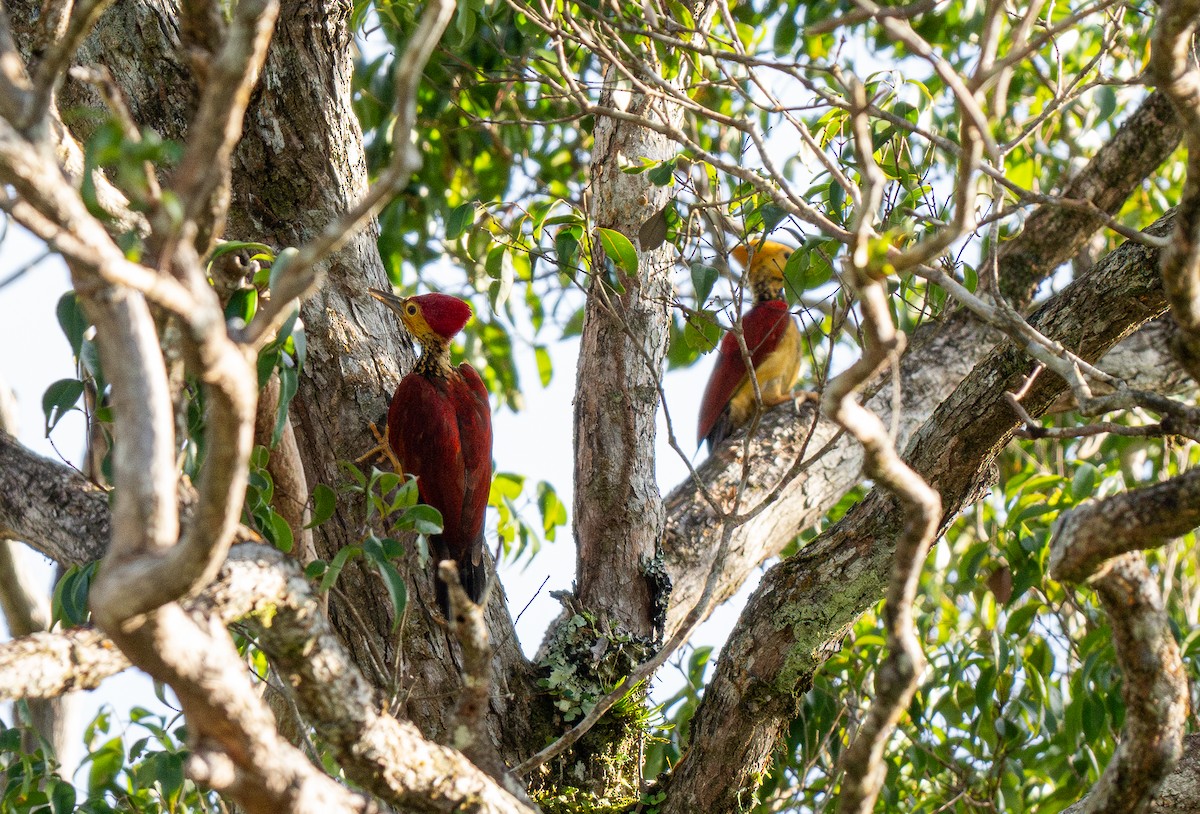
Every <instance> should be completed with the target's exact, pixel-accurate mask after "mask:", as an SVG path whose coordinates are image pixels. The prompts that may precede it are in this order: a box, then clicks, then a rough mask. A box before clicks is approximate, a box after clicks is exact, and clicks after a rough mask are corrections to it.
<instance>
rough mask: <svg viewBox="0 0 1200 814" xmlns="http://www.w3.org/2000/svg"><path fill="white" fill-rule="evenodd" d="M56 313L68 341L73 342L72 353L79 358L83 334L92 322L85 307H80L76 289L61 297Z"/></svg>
mask: <svg viewBox="0 0 1200 814" xmlns="http://www.w3.org/2000/svg"><path fill="white" fill-rule="evenodd" d="M54 313H55V315H56V316H57V317H58V324H59V327H61V328H62V331H63V333H64V334H66V337H67V342H69V343H70V344H71V355H72V356H74V357H75V358H77V359H78V358H79V349H80V347H81V346H82V345H83V335H84V334H85V333H86V332H87V329H88V327H89V325H90V324H91V323H89V322H88V320H87V317H85V316H84V315H83V309H82V308H80V307H79V298H78V297H76V296H75V292H74V291H68V292H67V293H66V294H63V295H62V297H60V298H59V300H58V305H57V306H56V307H55V309H54Z"/></svg>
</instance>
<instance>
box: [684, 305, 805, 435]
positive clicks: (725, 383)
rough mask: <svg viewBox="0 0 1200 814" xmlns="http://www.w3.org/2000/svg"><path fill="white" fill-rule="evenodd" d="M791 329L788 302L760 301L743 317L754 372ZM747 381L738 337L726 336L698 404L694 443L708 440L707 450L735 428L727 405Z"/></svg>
mask: <svg viewBox="0 0 1200 814" xmlns="http://www.w3.org/2000/svg"><path fill="white" fill-rule="evenodd" d="M792 327H794V323H793V322H792V318H791V314H790V313H789V312H788V306H787V303H786V302H785V301H783V300H767V301H766V302H760V303H758V304H757V305H755V306H754V307H753V308H751V309H750V311H749V313H747V314H745V315H744V316H743V317H742V335H743V336H744V337H745V339H746V349H747V350H748V351H750V359H751V362H752V363H753V364H754V367H755V368H756V369H757V368H758V367H759V366H760V365H761V364H762V363H763V361H764V360H765V359H766V358H767V357H768V356H770V355H771V353H772V352H773V351H774V350H775V349H776V348H777V347H778V346H779V343H780V340H781V339H783V337H784V335H785V334H786V333H787V331H788V330H789V328H792ZM745 379H746V362H745V360H744V359H743V358H742V350H741V348H739V347H738V341H737V337H736V336H735V335H734V334H732V333H727V334H725V337H724V338H723V339H722V340H721V346H720V348H719V349H718V351H717V362H716V366H715V367H714V368H713V372H712V375H711V376H710V378H709V380H708V386H707V387H705V388H704V398H702V399H701V401H700V421H699V426H698V427H697V433H696V442H697V443H700V442H703V441H708V445H709V448H710V449H711V448H713V447H715V446H716V445H717V444H719V443H721V441H723V440H725V439H726V438H727V437H728V436H729V435H730V434H731V433H732V432H733V430H734V429H735V427H736V425H735V424H734V423H733V422H731V420H730V416H729V409H728V408H729V402H730V400H731V399H732V398H733V394H734V392H735V391H736V390H737V389H738V385H740V384H741V383H742V382H743V381H744V380H745Z"/></svg>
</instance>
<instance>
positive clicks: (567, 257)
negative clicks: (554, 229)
mask: <svg viewBox="0 0 1200 814" xmlns="http://www.w3.org/2000/svg"><path fill="white" fill-rule="evenodd" d="M554 252H555V254H556V255H557V260H558V266H559V268H570V267H573V266H574V265H575V257H576V255H578V254H579V236H578V235H577V234H576V231H575V229H572V228H566V229H559V230H558V234H556V235H555V236H554Z"/></svg>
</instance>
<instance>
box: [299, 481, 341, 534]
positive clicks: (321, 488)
mask: <svg viewBox="0 0 1200 814" xmlns="http://www.w3.org/2000/svg"><path fill="white" fill-rule="evenodd" d="M336 508H337V492H335V491H333V489H331V488H329V487H328V486H326V485H325V484H323V483H318V484H317V485H316V486H315V487H313V491H312V520H310V521H309V522H308V525H306V526H305V527H304V528H306V529H314V528H316V527H317V526H319V525H321V524H322V523H324V522H325V521H326V520H328V519H329V518H331V517H333V512H334V509H336Z"/></svg>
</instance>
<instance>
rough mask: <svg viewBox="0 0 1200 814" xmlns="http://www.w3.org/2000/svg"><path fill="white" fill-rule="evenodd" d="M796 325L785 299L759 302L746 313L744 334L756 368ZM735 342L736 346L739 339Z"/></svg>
mask: <svg viewBox="0 0 1200 814" xmlns="http://www.w3.org/2000/svg"><path fill="white" fill-rule="evenodd" d="M795 325H796V323H795V322H793V321H792V315H791V313H789V312H788V308H787V303H785V302H784V301H783V300H771V301H770V302H764V303H759V304H758V305H756V306H754V308H752V309H751V310H750V313H748V314H746V316H745V317H744V318H743V319H742V335H743V336H744V337H745V338H746V349H747V350H749V351H750V359H751V361H752V362H753V363H754V369H755V370H758V367H759V365H761V364H762V363H763V361H764V360H765V359H766V358H767V357H768V356H770V355H771V354H772V353H773V352H774V351H775V348H777V347H778V346H779V341H780V340H781V339H782V338H783V337H784V335H785V334H786V333H787V332H788V328H789V327H792V328H795ZM734 342H735V346H736V342H737V340H736V339H735V340H734Z"/></svg>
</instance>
